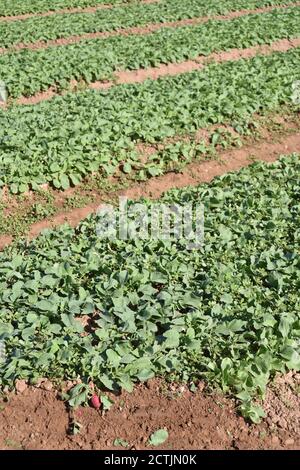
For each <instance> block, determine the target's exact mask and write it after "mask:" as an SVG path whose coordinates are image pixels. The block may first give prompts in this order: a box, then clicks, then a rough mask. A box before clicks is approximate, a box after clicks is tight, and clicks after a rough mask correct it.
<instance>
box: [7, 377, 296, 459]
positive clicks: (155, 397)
mask: <svg viewBox="0 0 300 470" xmlns="http://www.w3.org/2000/svg"><path fill="white" fill-rule="evenodd" d="M299 389H300V374H293V373H289V374H287V375H286V376H284V377H281V378H278V379H277V380H275V383H274V384H271V385H270V387H269V389H268V393H267V397H266V400H265V402H264V408H265V410H266V413H267V416H266V419H265V420H264V421H263V422H262V423H261V424H259V425H254V424H249V423H246V422H245V420H244V419H243V418H242V417H240V416H239V415H238V412H237V405H236V403H235V402H234V401H233V400H231V399H229V398H226V397H224V396H222V395H221V394H220V393H215V392H209V390H208V389H207V388H206V387H205V385H204V384H203V383H202V382H200V383H199V385H198V389H197V391H196V392H195V393H192V392H191V391H190V390H189V389H188V387H187V386H184V385H175V384H167V383H165V382H163V381H162V380H157V379H155V380H151V381H149V382H148V383H147V384H146V385H137V386H136V387H135V390H134V391H133V393H132V394H129V393H126V392H124V393H122V394H121V395H120V396H116V397H113V400H114V405H113V407H112V408H111V410H110V411H108V412H107V413H106V415H105V416H101V414H99V413H98V412H97V411H96V410H94V409H92V408H90V407H80V408H78V409H77V410H76V411H75V412H74V416H73V418H74V419H75V421H76V422H79V423H80V424H81V426H82V428H81V432H80V433H79V434H77V435H76V436H73V435H70V433H69V432H68V430H69V426H70V418H71V417H70V413H69V412H68V411H67V408H66V406H65V404H64V403H63V402H62V401H61V400H59V399H58V398H57V396H58V393H57V392H55V391H54V390H53V389H52V384H51V383H49V382H47V381H46V382H45V383H44V384H42V385H41V388H34V387H30V388H27V387H26V385H23V386H22V387H20V390H22V392H20V393H17V394H14V393H10V394H9V395H8V402H6V401H2V403H1V404H0V409H1V411H0V413H1V421H0V448H1V449H18V448H19V449H117V448H119V449H122V447H117V446H114V441H115V439H118V438H119V439H120V438H121V439H123V440H125V441H126V442H127V443H128V448H129V449H136V450H139V449H144V448H148V449H149V447H148V446H147V440H148V438H149V436H150V434H151V433H153V432H154V431H156V430H158V429H160V428H166V429H167V430H168V433H169V438H168V440H167V441H166V442H165V443H164V444H163V445H161V446H159V447H158V449H159V448H160V449H300V420H299V416H298V414H299V413H298V410H299V409H300V394H299ZM297 413H298V414H297Z"/></svg>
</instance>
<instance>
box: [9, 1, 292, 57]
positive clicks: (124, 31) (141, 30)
mask: <svg viewBox="0 0 300 470" xmlns="http://www.w3.org/2000/svg"><path fill="white" fill-rule="evenodd" d="M156 1H158V0H148V1H144V2H143V3H154V2H156ZM127 5H128V4H127ZM292 6H294V7H295V6H300V2H297V3H294V4H293V5H292ZM290 7H291V5H281V6H278V5H277V6H270V7H264V8H257V9H252V10H251V9H249V10H239V11H234V12H231V13H228V14H227V15H212V16H203V17H196V18H189V19H184V20H180V21H166V22H162V23H154V24H148V25H146V26H135V27H131V28H119V29H116V30H114V31H107V32H101V31H99V32H96V33H85V34H81V35H72V36H68V37H67V38H59V39H52V40H49V41H36V42H33V43H18V44H14V45H13V46H11V47H8V48H5V47H3V48H0V54H6V53H8V52H12V51H18V50H21V49H31V50H37V49H45V48H47V47H51V46H67V45H68V44H73V43H75V42H80V41H84V40H87V39H99V38H102V39H105V38H108V37H111V36H120V35H122V36H128V35H132V34H141V35H145V34H150V33H153V32H155V31H158V30H160V29H162V28H177V27H180V26H188V25H190V26H193V25H197V24H201V23H206V22H208V21H209V20H219V21H220V20H222V21H229V20H232V19H234V18H239V17H241V16H245V15H250V14H258V13H267V12H269V11H272V10H276V9H278V8H290ZM53 13H56V12H47V14H46V13H45V14H43V15H34V16H49V14H53ZM31 16H33V15H31ZM9 18H10V17H8V19H9ZM0 20H1V18H0Z"/></svg>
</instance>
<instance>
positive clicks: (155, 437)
mask: <svg viewBox="0 0 300 470" xmlns="http://www.w3.org/2000/svg"><path fill="white" fill-rule="evenodd" d="M168 437H169V433H168V431H167V430H166V429H159V430H158V431H155V432H154V433H153V434H151V436H150V438H149V445H151V446H159V445H160V444H163V443H164V442H165V441H166V440H167V439H168Z"/></svg>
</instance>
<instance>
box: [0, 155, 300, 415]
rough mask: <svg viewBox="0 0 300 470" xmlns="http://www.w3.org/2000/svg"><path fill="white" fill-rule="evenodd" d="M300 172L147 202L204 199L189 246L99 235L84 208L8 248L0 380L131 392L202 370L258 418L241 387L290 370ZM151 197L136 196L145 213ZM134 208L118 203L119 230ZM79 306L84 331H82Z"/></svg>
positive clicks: (297, 168) (234, 177)
mask: <svg viewBox="0 0 300 470" xmlns="http://www.w3.org/2000/svg"><path fill="white" fill-rule="evenodd" d="M299 172H300V162H299V156H297V155H293V156H290V157H284V158H281V160H280V161H279V162H277V163H275V164H273V165H271V166H270V165H267V164H263V163H256V164H254V165H252V166H250V167H248V168H246V169H243V170H242V171H240V172H239V173H236V174H227V175H225V176H223V177H220V178H217V179H215V180H214V181H213V182H212V183H210V184H205V185H202V186H199V187H197V188H186V189H184V190H180V191H178V190H176V191H172V192H170V193H167V194H166V195H165V196H164V197H163V199H161V200H160V201H158V202H159V203H164V204H166V205H168V206H169V205H172V204H174V203H175V204H178V205H179V206H182V205H183V204H185V205H187V204H191V205H193V207H194V209H195V208H196V206H199V207H200V210H201V212H202V209H201V206H200V204H202V205H203V207H204V216H205V217H204V231H205V232H204V233H205V236H204V242H203V244H202V245H201V247H200V246H197V248H196V249H191V247H190V241H191V238H190V240H187V239H185V238H183V237H182V238H179V239H172V238H171V239H170V240H166V239H165V240H162V239H160V238H159V237H158V238H144V239H143V238H140V236H139V233H140V232H139V227H138V226H136V228H135V229H136V234H135V237H134V238H130V236H129V239H128V240H122V239H119V238H118V237H116V238H113V239H111V240H108V239H107V238H105V237H104V236H101V231H100V226H101V225H100V223H101V220H103V219H99V218H96V217H94V216H93V217H90V218H88V219H87V220H85V221H84V222H82V223H81V225H80V226H79V227H78V228H77V229H72V228H70V227H68V226H63V227H61V228H60V229H57V230H55V231H47V232H46V233H45V234H43V235H41V236H39V237H38V238H37V239H36V240H34V241H32V242H30V243H29V244H28V243H26V242H21V243H19V245H18V246H17V247H11V248H9V249H8V250H7V251H6V252H5V253H2V254H1V255H0V261H1V262H0V266H1V267H0V285H1V292H0V301H1V302H0V303H1V309H0V340H2V341H4V345H5V350H6V356H5V359H4V362H3V363H2V369H1V370H2V372H1V377H0V384H3V385H5V384H9V385H11V384H12V383H13V381H14V380H16V379H18V378H22V379H26V380H32V381H35V380H36V379H37V378H38V377H40V376H42V377H45V376H48V377H49V376H50V378H52V377H56V378H60V379H61V378H66V379H74V378H77V377H78V376H79V377H81V378H82V379H83V381H84V382H85V381H86V382H88V381H89V380H93V381H94V382H95V384H96V385H97V386H98V387H107V388H109V389H113V390H117V389H118V388H119V387H121V388H125V389H127V390H132V387H133V383H134V382H135V381H138V380H140V381H145V380H148V379H149V378H151V377H153V376H154V375H156V374H159V375H164V374H168V376H169V377H171V378H175V379H176V378H181V379H183V380H191V379H196V378H199V377H202V378H205V379H206V380H207V381H208V382H212V383H218V384H219V385H220V386H221V387H222V388H223V390H224V391H226V392H228V391H231V392H233V393H235V394H236V396H237V397H238V398H239V399H240V400H241V401H242V406H241V409H242V412H243V413H244V415H245V416H248V417H250V418H251V419H252V420H254V421H258V420H259V418H260V416H261V415H262V413H261V410H260V409H259V408H257V407H256V406H254V405H253V404H252V402H251V399H252V397H253V396H254V395H255V394H256V393H257V392H259V393H260V394H262V393H263V392H264V391H265V387H266V384H267V382H268V380H269V378H270V376H271V375H272V374H273V373H274V372H275V371H280V372H282V373H283V372H284V371H285V370H286V369H295V370H299V369H300V356H299V337H300V316H299V312H300V301H299V295H298V292H299V268H300V258H299V246H300V245H299V244H300V234H299V223H298V222H299V217H300V213H299V197H298V195H299ZM157 207H158V206H157V203H156V202H152V203H150V202H149V201H148V202H147V201H144V210H145V212H144V220H145V217H147V214H148V215H149V216H150V214H151V210H152V209H155V208H157ZM183 207H186V206H183ZM136 210H137V209H136V207H135V206H134V205H131V203H130V204H129V206H128V207H127V214H128V221H130V224H131V227H133V225H132V224H133V223H134V222H133V221H134V220H135V221H136V218H134V213H135V212H134V211H136ZM139 210H141V206H140V207H139ZM145 214H146V215H145ZM98 217H99V216H98ZM123 217H124V216H123ZM116 220H117V221H118V212H117V211H116ZM197 222H199V219H197ZM193 228H194V230H195V227H193ZM275 228H276V230H275ZM87 316H89V317H91V318H93V326H94V327H93V329H92V330H91V331H90V333H89V335H82V332H83V326H82V324H81V321H80V320H81V319H83V318H87ZM84 387H85V385H84V384H83V385H82V386H80V387H79V388H81V391H84ZM84 399H85V395H84V393H83V394H82V395H79V394H78V396H77V398H76V399H75V397H74V400H73V401H74V403H76V404H80V402H81V401H84Z"/></svg>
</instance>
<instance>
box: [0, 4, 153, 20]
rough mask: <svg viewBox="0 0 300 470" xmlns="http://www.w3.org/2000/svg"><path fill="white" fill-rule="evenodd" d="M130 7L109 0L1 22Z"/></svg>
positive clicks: (0, 18)
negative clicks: (91, 5)
mask: <svg viewBox="0 0 300 470" xmlns="http://www.w3.org/2000/svg"><path fill="white" fill-rule="evenodd" d="M158 1H159V0H140V3H144V4H146V3H156V2H158ZM128 5H130V3H121V2H120V3H119V4H117V5H114V4H113V5H111V4H110V3H109V0H108V1H107V3H106V4H103V3H101V4H99V5H96V6H94V7H86V8H80V7H75V8H61V9H60V10H50V11H44V12H42V13H25V14H23V15H12V16H0V22H1V21H18V20H27V19H28V18H32V17H33V16H34V17H43V16H52V15H63V14H70V13H95V12H96V11H97V10H104V9H111V8H116V7H126V6H128Z"/></svg>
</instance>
